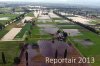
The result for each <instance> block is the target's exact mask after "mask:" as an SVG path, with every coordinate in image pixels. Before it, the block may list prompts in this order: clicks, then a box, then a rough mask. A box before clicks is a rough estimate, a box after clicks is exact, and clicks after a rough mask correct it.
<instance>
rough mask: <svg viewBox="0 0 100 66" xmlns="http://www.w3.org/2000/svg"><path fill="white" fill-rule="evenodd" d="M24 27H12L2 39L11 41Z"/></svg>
mask: <svg viewBox="0 0 100 66" xmlns="http://www.w3.org/2000/svg"><path fill="white" fill-rule="evenodd" d="M21 29H22V28H12V29H11V30H10V31H9V32H8V33H7V34H6V35H5V36H4V37H3V38H2V39H1V41H11V40H13V39H14V37H15V36H16V35H17V34H18V33H19V32H20V30H21Z"/></svg>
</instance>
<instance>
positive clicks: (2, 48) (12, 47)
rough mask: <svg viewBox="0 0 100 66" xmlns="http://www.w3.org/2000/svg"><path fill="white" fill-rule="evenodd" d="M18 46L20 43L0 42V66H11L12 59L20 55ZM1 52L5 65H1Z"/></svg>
mask: <svg viewBox="0 0 100 66" xmlns="http://www.w3.org/2000/svg"><path fill="white" fill-rule="evenodd" d="M19 44H20V42H0V66H13V63H14V58H15V57H18V56H19V53H20V52H19V50H20V49H19ZM8 49H9V50H8ZM2 52H4V55H5V58H6V62H7V64H2V60H1V53H2ZM12 53H13V54H12Z"/></svg>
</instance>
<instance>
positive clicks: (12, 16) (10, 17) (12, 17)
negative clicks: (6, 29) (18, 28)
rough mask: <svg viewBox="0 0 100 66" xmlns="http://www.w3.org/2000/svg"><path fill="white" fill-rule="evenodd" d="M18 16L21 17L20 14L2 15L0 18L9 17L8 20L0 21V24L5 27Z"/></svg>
mask: <svg viewBox="0 0 100 66" xmlns="http://www.w3.org/2000/svg"><path fill="white" fill-rule="evenodd" d="M17 16H19V15H18V14H10V13H5V14H0V18H2V17H8V18H9V19H8V20H0V23H1V24H3V25H5V24H6V22H8V21H11V19H15V18H16V17H17Z"/></svg>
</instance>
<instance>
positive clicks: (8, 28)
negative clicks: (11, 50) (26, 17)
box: [0, 23, 17, 39]
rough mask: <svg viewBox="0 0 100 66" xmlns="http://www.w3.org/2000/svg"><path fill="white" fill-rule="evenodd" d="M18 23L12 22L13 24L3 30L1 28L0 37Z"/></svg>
mask: <svg viewBox="0 0 100 66" xmlns="http://www.w3.org/2000/svg"><path fill="white" fill-rule="evenodd" d="M16 24H17V23H12V24H11V25H8V26H7V27H6V28H4V29H3V30H0V39H1V38H2V37H3V36H4V35H5V34H6V33H7V32H9V31H10V30H11V29H12V28H14V27H15V26H16Z"/></svg>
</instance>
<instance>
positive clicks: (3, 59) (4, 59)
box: [2, 52, 6, 64]
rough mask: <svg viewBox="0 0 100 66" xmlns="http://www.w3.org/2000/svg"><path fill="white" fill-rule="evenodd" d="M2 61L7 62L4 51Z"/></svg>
mask: <svg viewBox="0 0 100 66" xmlns="http://www.w3.org/2000/svg"><path fill="white" fill-rule="evenodd" d="M2 61H3V63H4V64H6V58H5V55H4V52H2Z"/></svg>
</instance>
